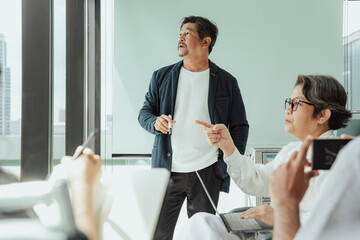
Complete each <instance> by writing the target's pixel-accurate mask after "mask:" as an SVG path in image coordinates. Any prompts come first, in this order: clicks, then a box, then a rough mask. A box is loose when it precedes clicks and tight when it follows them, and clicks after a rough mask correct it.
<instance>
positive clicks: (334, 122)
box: [295, 75, 351, 130]
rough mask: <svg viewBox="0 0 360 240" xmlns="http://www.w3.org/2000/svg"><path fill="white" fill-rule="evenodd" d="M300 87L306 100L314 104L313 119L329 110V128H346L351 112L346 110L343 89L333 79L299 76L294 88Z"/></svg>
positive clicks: (345, 97) (324, 76) (345, 95)
mask: <svg viewBox="0 0 360 240" xmlns="http://www.w3.org/2000/svg"><path fill="white" fill-rule="evenodd" d="M297 85H302V92H303V94H304V96H305V97H306V99H307V100H308V101H310V102H311V103H312V104H314V107H315V110H314V113H313V117H314V118H315V117H317V116H318V115H319V114H320V113H321V111H322V110H324V109H329V110H330V111H331V116H330V119H329V128H330V129H332V130H336V129H339V128H343V127H346V124H347V122H348V121H349V118H351V112H350V111H348V110H347V109H346V102H347V94H346V91H345V89H344V87H343V86H342V85H341V84H340V83H339V82H338V81H337V80H336V79H335V78H333V77H331V76H326V75H299V76H298V79H297V81H296V83H295V86H297Z"/></svg>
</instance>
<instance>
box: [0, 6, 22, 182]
mask: <svg viewBox="0 0 360 240" xmlns="http://www.w3.org/2000/svg"><path fill="white" fill-rule="evenodd" d="M21 19H22V18H21V0H14V1H7V0H0V69H1V75H0V166H1V167H4V168H5V169H6V170H8V171H10V172H12V173H14V174H15V175H16V176H20V142H21V141H20V134H21V127H20V126H21V125H20V124H21V71H22V69H21V66H22V65H21V64H22V59H21V46H22V45H21V39H22V38H21V34H22V33H21Z"/></svg>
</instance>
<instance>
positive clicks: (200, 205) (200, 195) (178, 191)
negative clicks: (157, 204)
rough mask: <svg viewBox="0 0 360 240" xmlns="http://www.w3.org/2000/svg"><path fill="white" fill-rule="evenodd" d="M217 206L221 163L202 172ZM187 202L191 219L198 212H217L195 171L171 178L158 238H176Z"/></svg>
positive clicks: (156, 236) (157, 229) (160, 220)
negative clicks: (177, 228)
mask: <svg viewBox="0 0 360 240" xmlns="http://www.w3.org/2000/svg"><path fill="white" fill-rule="evenodd" d="M198 173H199V175H200V176H201V178H202V180H203V182H204V184H205V186H206V188H207V190H208V192H209V194H210V196H211V198H212V200H213V201H214V204H215V205H216V206H217V204H218V201H219V194H220V186H221V181H222V178H221V176H220V174H219V169H218V165H217V162H216V163H214V164H212V165H211V166H209V167H206V168H204V169H201V170H199V171H198ZM185 198H186V199H187V214H188V217H189V218H190V217H191V216H192V215H194V214H195V213H197V212H208V213H212V214H214V213H215V210H214V208H213V207H212V205H211V203H210V201H209V199H208V197H207V196H206V193H205V191H204V189H203V187H202V186H201V183H200V181H199V179H198V177H197V176H196V173H195V172H189V173H175V172H172V173H171V175H170V180H169V184H168V187H167V190H166V194H165V198H164V203H163V206H162V209H161V212H160V216H159V220H158V224H157V227H156V230H155V236H154V239H157V240H158V239H159V240H160V239H161V240H162V239H172V237H173V234H174V229H175V225H176V222H177V219H178V217H179V213H180V210H181V207H182V204H183V202H184V200H185Z"/></svg>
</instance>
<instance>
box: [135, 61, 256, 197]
mask: <svg viewBox="0 0 360 240" xmlns="http://www.w3.org/2000/svg"><path fill="white" fill-rule="evenodd" d="M182 65H183V62H182V61H180V62H178V63H176V64H173V65H170V66H167V67H163V68H161V69H159V70H157V71H155V72H154V73H153V75H152V78H151V82H150V86H149V91H148V92H147V93H146V95H145V102H144V106H143V107H142V108H141V110H140V112H139V117H138V120H139V123H140V125H141V126H142V127H143V128H144V129H145V130H146V131H148V132H150V133H152V134H155V141H154V147H153V150H152V167H160V168H166V169H168V170H169V171H171V166H172V148H171V138H170V136H168V135H166V134H163V133H161V132H158V131H156V130H155V127H154V124H155V122H156V118H157V117H158V116H161V115H162V114H165V115H169V114H171V115H172V116H174V108H175V100H176V93H177V86H178V80H179V74H180V69H181V67H182ZM209 66H210V83H209V95H208V107H209V115H210V120H211V123H212V124H217V123H223V124H225V126H227V127H228V129H229V132H230V134H231V137H232V138H233V140H234V143H235V145H236V147H237V149H238V150H239V152H240V153H241V154H244V152H245V147H246V142H247V138H248V132H249V124H248V122H247V120H246V113H245V107H244V103H243V100H242V97H241V93H240V89H239V86H238V83H237V80H236V79H235V78H234V77H233V76H232V75H231V74H229V73H228V72H226V71H225V70H223V69H221V68H219V67H218V66H216V65H215V64H214V63H212V62H211V61H210V60H209ZM204 137H205V136H204ZM218 166H219V172H220V175H221V176H222V178H223V181H222V185H221V191H224V192H229V187H230V177H229V175H228V173H227V166H226V163H225V162H224V160H223V152H222V151H221V150H220V149H219V156H218Z"/></svg>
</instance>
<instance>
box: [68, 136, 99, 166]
mask: <svg viewBox="0 0 360 240" xmlns="http://www.w3.org/2000/svg"><path fill="white" fill-rule="evenodd" d="M97 132H98V131H97V129H95V130H94V131H92V132H91V133H90V134H89V136H88V137H87V138H86V140H85V141H84V142H83V144H82V145H81V148H80V150H78V151H75V153H74V155H73V159H74V160H76V159H77V158H78V157H80V155H81V154H82V153H83V151H84V150H85V148H86V147H87V146H88V145H89V143H90V142H91V140H93V139H94V138H95V137H96V135H97Z"/></svg>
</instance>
